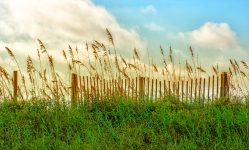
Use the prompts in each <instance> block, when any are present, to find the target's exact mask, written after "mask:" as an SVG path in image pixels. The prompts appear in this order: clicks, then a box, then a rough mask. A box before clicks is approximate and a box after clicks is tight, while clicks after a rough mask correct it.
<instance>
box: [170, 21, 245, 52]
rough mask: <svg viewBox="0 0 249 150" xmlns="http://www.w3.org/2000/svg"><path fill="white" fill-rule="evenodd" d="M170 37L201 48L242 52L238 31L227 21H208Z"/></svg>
mask: <svg viewBox="0 0 249 150" xmlns="http://www.w3.org/2000/svg"><path fill="white" fill-rule="evenodd" d="M169 38H170V39H173V40H179V41H182V42H185V43H189V44H190V45H193V46H198V47H200V48H208V49H215V50H219V51H222V52H225V51H229V50H231V49H235V50H239V51H241V52H242V48H241V47H240V45H239V42H238V41H237V37H236V33H235V32H234V31H233V30H232V29H231V28H230V26H229V24H227V23H214V22H206V23H205V24H204V25H202V26H201V27H199V28H197V29H195V30H193V31H190V32H179V33H177V34H171V35H170V36H169Z"/></svg>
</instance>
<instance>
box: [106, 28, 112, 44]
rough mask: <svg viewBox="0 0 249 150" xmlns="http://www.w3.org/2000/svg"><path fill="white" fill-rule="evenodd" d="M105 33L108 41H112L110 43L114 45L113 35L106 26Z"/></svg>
mask: <svg viewBox="0 0 249 150" xmlns="http://www.w3.org/2000/svg"><path fill="white" fill-rule="evenodd" d="M106 33H107V36H108V39H109V41H110V42H111V43H112V45H113V46H114V41H113V37H112V34H111V32H110V31H109V29H108V28H106Z"/></svg>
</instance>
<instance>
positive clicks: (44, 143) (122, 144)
mask: <svg viewBox="0 0 249 150" xmlns="http://www.w3.org/2000/svg"><path fill="white" fill-rule="evenodd" d="M117 99H119V100H118V101H117V100H116V101H115V100H112V101H108V102H97V103H96V104H94V105H78V106H74V107H68V106H66V105H63V104H54V103H52V102H45V101H32V102H23V103H18V104H17V103H11V102H9V101H8V100H6V101H5V102H2V103H1V104H0V149H127V148H128V149H145V148H146V149H166V148H167V149H246V148H248V147H249V138H248V135H249V109H248V106H247V105H245V104H240V103H225V102H222V101H221V100H220V101H216V102H215V103H214V104H207V105H205V106H203V105H202V104H198V103H195V104H184V103H179V102H178V101H177V100H175V99H174V98H172V97H171V98H165V99H164V100H162V101H158V102H155V103H139V104H138V103H136V102H134V101H127V100H123V99H122V98H117Z"/></svg>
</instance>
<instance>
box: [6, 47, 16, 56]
mask: <svg viewBox="0 0 249 150" xmlns="http://www.w3.org/2000/svg"><path fill="white" fill-rule="evenodd" d="M5 49H6V50H7V52H8V54H9V55H10V56H11V57H15V55H14V53H13V52H12V51H11V50H10V49H9V48H8V47H5Z"/></svg>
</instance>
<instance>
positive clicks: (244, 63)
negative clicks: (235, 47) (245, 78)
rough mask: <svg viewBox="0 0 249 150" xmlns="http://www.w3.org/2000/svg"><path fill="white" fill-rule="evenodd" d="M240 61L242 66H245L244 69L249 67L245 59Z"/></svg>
mask: <svg viewBox="0 0 249 150" xmlns="http://www.w3.org/2000/svg"><path fill="white" fill-rule="evenodd" d="M241 63H242V64H243V66H244V67H245V68H246V69H249V66H248V65H247V63H246V62H245V61H241Z"/></svg>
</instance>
